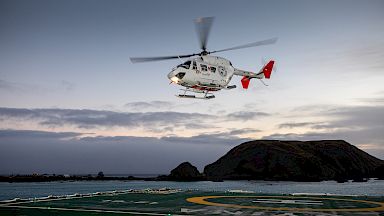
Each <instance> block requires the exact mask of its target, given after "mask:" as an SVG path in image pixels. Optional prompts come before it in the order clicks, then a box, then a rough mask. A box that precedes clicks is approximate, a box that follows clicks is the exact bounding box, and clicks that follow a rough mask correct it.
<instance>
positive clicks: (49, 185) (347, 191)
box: [0, 179, 384, 200]
mask: <svg viewBox="0 0 384 216" xmlns="http://www.w3.org/2000/svg"><path fill="white" fill-rule="evenodd" d="M165 187H166V188H173V189H182V190H186V189H193V190H201V191H227V190H246V191H253V192H256V193H267V194H292V193H330V194H340V195H363V196H364V195H366V196H384V180H373V179H371V180H369V181H367V182H345V183H337V182H335V181H323V182H277V181H224V182H210V181H200V182H169V181H62V182H58V181H56V182H33V183H31V182H27V183H8V182H0V200H7V199H13V198H17V197H18V198H34V197H45V196H49V195H67V194H75V193H80V194H81V193H93V192H102V191H113V190H125V189H146V188H154V189H156V188H165Z"/></svg>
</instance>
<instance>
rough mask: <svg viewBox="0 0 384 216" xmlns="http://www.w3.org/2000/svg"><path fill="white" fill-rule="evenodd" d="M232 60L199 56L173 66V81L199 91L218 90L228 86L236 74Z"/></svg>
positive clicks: (170, 74) (171, 75) (170, 77)
mask: <svg viewBox="0 0 384 216" xmlns="http://www.w3.org/2000/svg"><path fill="white" fill-rule="evenodd" d="M234 72H235V68H234V67H233V66H232V64H231V62H230V61H229V60H227V59H225V58H222V57H218V56H210V55H206V56H199V57H197V58H193V59H190V60H188V61H185V62H184V63H182V64H180V65H178V66H177V67H175V68H173V69H172V71H171V72H170V73H169V74H168V78H169V79H170V80H171V82H173V83H176V84H178V85H181V86H184V87H186V88H193V89H196V90H197V91H218V90H221V89H223V88H227V86H228V84H229V82H230V81H231V79H232V76H233V75H234Z"/></svg>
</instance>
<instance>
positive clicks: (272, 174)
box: [166, 140, 384, 182]
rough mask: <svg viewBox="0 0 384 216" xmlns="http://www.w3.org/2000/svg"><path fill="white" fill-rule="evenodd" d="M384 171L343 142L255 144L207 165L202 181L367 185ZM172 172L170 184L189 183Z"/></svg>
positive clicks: (381, 164)
mask: <svg viewBox="0 0 384 216" xmlns="http://www.w3.org/2000/svg"><path fill="white" fill-rule="evenodd" d="M183 164H184V163H183ZM180 166H181V165H180ZM180 166H179V167H180ZM183 166H184V165H183ZM190 166H192V165H190ZM383 168H384V161H383V160H380V159H378V158H375V157H373V156H371V155H369V154H368V153H366V152H364V151H362V150H360V149H358V148H357V147H355V146H353V145H351V144H349V143H347V142H346V141H343V140H320V141H279V140H255V141H250V142H245V143H243V144H240V145H238V146H236V147H235V148H233V149H232V150H230V151H229V152H228V153H227V154H225V155H224V156H222V157H221V158H220V159H218V160H217V161H216V162H214V163H212V164H209V165H207V166H206V167H205V168H204V173H203V174H202V175H203V177H201V178H204V179H206V180H213V181H220V180H273V181H323V180H336V181H338V182H344V181H347V180H354V181H364V179H367V178H381V179H382V178H383V172H382V171H383ZM176 169H177V168H176ZM178 171H179V172H178V176H183V173H182V172H183V169H178ZM172 172H174V170H173V171H172ZM172 172H171V175H169V176H168V178H166V179H167V180H183V181H185V180H186V179H185V178H183V179H178V178H174V176H175V175H174V174H172ZM171 176H173V177H171ZM194 176H196V173H195V174H194ZM201 178H198V179H196V178H195V177H193V178H191V179H190V180H199V179H201Z"/></svg>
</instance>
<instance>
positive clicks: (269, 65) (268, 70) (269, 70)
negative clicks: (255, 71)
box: [263, 60, 275, 79]
mask: <svg viewBox="0 0 384 216" xmlns="http://www.w3.org/2000/svg"><path fill="white" fill-rule="evenodd" d="M274 63H275V61H273V60H271V61H269V62H268V63H267V64H266V65H265V66H264V68H263V73H264V76H265V78H266V79H269V78H271V73H272V69H273V64H274Z"/></svg>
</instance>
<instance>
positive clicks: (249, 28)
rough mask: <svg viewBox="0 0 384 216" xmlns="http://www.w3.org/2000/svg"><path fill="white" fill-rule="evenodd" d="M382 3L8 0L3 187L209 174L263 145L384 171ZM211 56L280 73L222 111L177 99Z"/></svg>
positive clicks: (2, 51)
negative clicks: (334, 155) (204, 51)
mask: <svg viewBox="0 0 384 216" xmlns="http://www.w3.org/2000/svg"><path fill="white" fill-rule="evenodd" d="M383 11H384V2H383V1H380V0H377V1H376V0H369V1H363V0H360V1H356V0H351V1H344V0H336V1H330V0H325V1H313V0H309V1H301V0H292V1H289V2H288V1H283V0H279V1H277V0H272V1H218V0H217V1H215V0H212V1H199V0H195V1H176V0H164V1H150V0H130V1H123V0H121V1H118V0H114V1H107V0H82V1H75V0H66V1H59V0H55V1H48V0H34V1H26V0H24V1H21V0H12V1H11V0H9V1H8V0H0V31H1V33H0V174H17V173H22V174H26V173H61V174H66V173H74V174H75V173H97V172H98V171H103V172H104V173H111V174H112V173H115V174H117V173H122V174H127V173H136V174H149V173H153V174H167V173H169V171H170V170H171V169H173V168H174V167H176V166H177V165H178V164H179V163H181V162H184V161H190V162H191V163H192V164H193V165H195V166H197V167H198V169H199V170H200V171H203V168H204V166H205V165H207V164H209V163H212V162H214V161H216V160H217V159H218V158H220V157H221V156H222V155H224V154H225V153H226V152H227V151H229V150H230V149H231V148H233V147H234V146H236V145H238V144H240V143H242V142H245V141H248V140H254V139H281V140H318V139H342V140H346V141H347V142H349V143H351V144H353V145H355V146H357V147H358V148H360V149H362V150H364V151H366V152H368V153H369V154H371V155H373V156H375V157H378V158H380V159H384V133H383V132H384V85H383V83H384V39H383V38H384V28H383V27H384V26H383V24H384V13H383ZM206 16H213V17H215V20H214V23H213V26H212V29H211V33H210V37H209V40H208V45H207V47H208V50H217V49H223V48H227V47H232V46H237V45H241V44H245V43H250V42H254V41H259V40H264V39H268V38H274V37H278V42H277V43H276V44H274V45H269V46H262V47H254V48H247V49H242V50H235V51H229V52H223V53H220V56H221V57H224V58H227V59H229V60H230V61H231V62H232V64H233V65H234V66H235V67H236V68H240V69H243V70H249V71H255V72H258V71H259V70H260V68H261V67H262V59H274V60H275V61H276V67H277V70H276V71H274V72H273V74H272V77H271V79H270V80H267V81H266V83H267V84H268V86H265V85H263V84H262V83H261V82H259V81H258V80H252V81H251V83H250V88H249V89H248V90H244V89H242V88H240V87H241V84H240V79H241V77H234V78H233V79H232V81H231V84H235V85H237V86H238V88H236V89H233V90H223V91H220V92H218V93H216V94H215V95H216V98H215V99H212V100H192V99H180V98H177V97H175V96H174V95H176V94H178V92H179V89H180V88H179V87H178V86H176V85H169V80H168V79H167V76H166V75H167V74H168V73H169V72H170V71H171V69H172V68H173V67H174V66H175V65H177V64H179V63H180V61H179V60H178V59H176V60H169V61H161V62H151V63H141V64H132V63H131V62H130V61H129V58H130V57H141V56H163V55H177V54H180V55H182V54H190V53H196V52H199V51H200V50H199V43H198V39H197V35H196V32H195V26H194V24H193V20H194V19H196V18H198V17H206Z"/></svg>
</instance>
